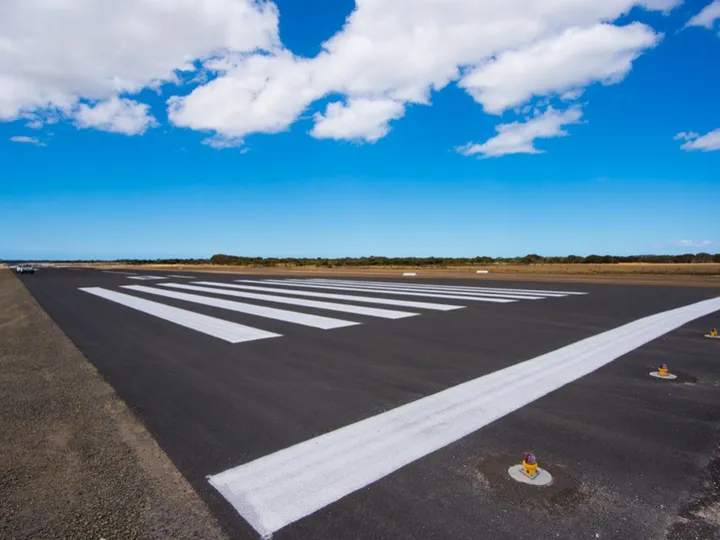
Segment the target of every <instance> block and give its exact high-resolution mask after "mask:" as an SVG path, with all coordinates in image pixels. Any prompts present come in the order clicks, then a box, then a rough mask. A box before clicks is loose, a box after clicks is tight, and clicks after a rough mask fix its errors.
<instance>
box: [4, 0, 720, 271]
mask: <svg viewBox="0 0 720 540" xmlns="http://www.w3.org/2000/svg"><path fill="white" fill-rule="evenodd" d="M719 97H720V0H715V1H709V0H687V1H684V2H683V1H682V0H603V1H602V2H599V1H597V0H357V1H355V2H353V1H350V0H305V1H303V2H298V1H297V0H276V1H275V2H264V1H262V2H258V1H254V0H183V1H182V2H179V1H177V0H106V1H104V2H102V3H98V2H97V1H96V0H5V1H4V2H3V3H2V5H0V156H1V157H2V168H1V169H0V171H2V172H1V173H0V213H1V214H2V216H3V222H4V224H3V227H2V229H0V230H1V231H2V234H0V259H2V258H5V259H33V258H37V259H73V258H83V259H103V258H107V259H115V258H164V257H188V258H189V257H209V256H211V255H213V254H215V253H228V254H233V255H243V256H292V257H343V256H366V255H385V256H446V257H449V256H478V255H489V256H522V255H525V254H527V253H539V254H541V255H546V256H553V255H568V254H577V255H587V254H591V253H600V254H606V253H608V254H616V255H630V254H645V253H688V252H692V253H696V252H709V253H718V252H720V175H719V174H718V171H720V99H719Z"/></svg>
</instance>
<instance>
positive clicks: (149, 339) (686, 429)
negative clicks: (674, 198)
mask: <svg viewBox="0 0 720 540" xmlns="http://www.w3.org/2000/svg"><path fill="white" fill-rule="evenodd" d="M136 273H138V274H141V275H157V276H166V275H167V274H165V273H163V272H146V271H142V270H139V271H137V272H136ZM174 273H176V272H170V274H174ZM182 273H183V274H185V273H187V274H191V275H194V276H196V277H197V278H198V280H207V281H225V282H232V280H234V279H240V278H242V277H243V276H238V275H231V274H222V275H221V274H212V275H209V274H202V273H197V272H191V271H183V272H182ZM128 277H129V276H128V275H126V274H116V273H107V272H104V271H102V270H97V269H41V270H40V271H39V272H38V273H37V274H34V275H27V276H22V277H21V279H22V281H23V282H24V283H25V285H26V286H27V288H28V289H29V290H30V292H31V293H32V294H33V295H34V296H35V298H36V299H37V300H38V302H39V303H40V305H41V306H42V307H43V309H45V310H46V311H47V313H48V314H49V315H50V316H51V317H52V318H53V319H54V321H55V322H56V323H57V324H58V325H59V326H60V328H61V329H62V330H63V331H64V332H65V333H66V334H67V335H68V336H69V337H70V339H71V340H72V341H73V342H74V343H75V344H76V345H77V346H78V347H79V349H80V350H81V351H82V352H83V353H84V354H85V355H86V356H87V358H88V359H89V360H90V361H91V362H92V363H93V364H94V365H95V367H96V368H97V369H98V370H99V372H100V373H101V374H102V375H103V376H104V377H105V378H106V379H107V380H108V381H109V382H110V384H111V385H112V386H113V387H114V388H115V390H116V391H117V393H118V394H119V396H120V397H121V398H122V399H123V400H124V401H125V403H127V405H128V406H129V407H130V408H131V409H132V410H133V411H134V412H135V414H136V415H137V416H138V417H139V418H140V419H141V420H142V422H143V423H144V424H145V425H146V426H147V428H148V429H149V431H150V432H151V433H152V435H153V436H154V437H155V439H156V440H157V441H158V443H159V444H160V446H161V447H162V448H163V450H164V451H165V452H166V453H167V455H168V456H169V457H170V459H171V460H172V461H173V463H174V464H175V466H176V467H177V468H178V469H179V470H180V472H181V473H182V474H183V475H184V476H185V478H186V479H187V480H188V481H189V482H190V484H191V485H192V486H193V487H194V488H195V489H196V490H197V492H198V493H199V494H200V496H201V497H202V498H203V499H204V500H205V501H206V502H207V503H208V505H209V506H210V507H211V509H212V510H213V511H214V513H215V515H216V516H217V518H218V519H219V520H220V523H221V525H222V526H223V527H224V529H225V530H226V531H227V533H228V535H229V536H230V537H231V538H238V539H245V538H247V539H250V538H257V537H258V535H257V533H256V532H255V531H254V530H253V529H252V528H251V527H250V526H249V525H248V524H247V523H246V522H245V521H244V520H243V519H242V518H241V517H240V516H239V515H238V514H237V513H236V512H235V510H234V509H233V508H232V507H230V505H229V504H227V503H226V502H225V500H224V499H223V498H222V497H221V496H220V495H219V494H218V493H217V492H216V491H215V490H214V489H213V488H212V487H211V486H210V485H209V484H208V482H207V480H206V477H207V475H212V474H216V473H219V472H221V471H223V470H226V469H228V468H231V467H234V466H237V465H240V464H243V463H246V462H249V461H251V460H254V459H256V458H259V457H262V456H265V455H267V454H269V453H271V452H274V451H277V450H280V449H283V448H286V447H288V446H291V445H293V444H296V443H299V442H302V441H305V440H307V439H310V438H312V437H315V436H318V435H321V434H323V433H326V432H329V431H332V430H335V429H337V428H340V427H343V426H345V425H347V424H350V423H353V422H357V421H359V420H361V419H364V418H368V417H370V416H373V415H376V414H378V413H381V412H384V411H387V410H390V409H392V408H395V407H397V406H399V405H403V404H405V403H408V402H411V401H413V400H416V399H418V398H421V397H424V396H427V395H430V394H433V393H435V392H438V391H440V390H443V389H446V388H449V387H452V386H455V385H457V384H460V383H462V382H465V381H468V380H471V379H474V378H476V377H479V376H482V375H486V374H489V373H492V372H494V371H496V370H498V369H502V368H505V367H507V366H510V365H513V364H516V363H518V362H520V361H523V360H527V359H529V358H534V357H536V356H538V355H540V354H543V353H547V352H550V351H553V350H555V349H558V348H560V347H562V346H565V345H568V344H570V343H573V342H576V341H579V340H581V339H584V338H587V337H590V336H593V335H595V334H598V333H600V332H603V331H605V330H609V329H613V328H615V327H618V326H620V325H622V324H625V323H628V322H631V321H633V320H636V319H638V318H641V317H645V316H649V315H653V314H656V313H658V312H661V311H665V310H668V309H672V308H676V307H681V306H684V305H687V304H691V303H694V302H698V301H700V300H704V299H708V298H714V297H717V296H720V289H717V288H689V287H677V288H673V287H654V286H623V285H595V284H588V283H582V284H579V283H574V284H562V283H552V284H551V283H542V284H538V283H522V282H517V281H514V282H512V283H507V284H498V283H497V282H493V284H492V285H490V286H492V287H500V286H502V287H507V288H523V289H526V288H527V289H532V288H534V289H542V290H549V289H557V290H569V291H581V292H587V293H589V294H587V295H585V296H567V297H563V298H546V299H543V300H539V301H519V302H516V303H512V304H484V303H480V302H478V303H475V302H458V301H452V300H440V299H435V301H438V302H446V303H455V304H460V305H465V306H467V307H465V308H464V309H462V310H458V311H451V312H429V311H422V313H421V315H420V316H418V317H412V318H408V319H400V320H382V319H376V318H369V317H364V316H358V315H352V316H349V315H346V314H338V313H329V312H327V311H324V312H322V313H319V312H318V310H313V309H310V308H300V307H294V306H283V305H278V304H272V303H269V302H264V301H256V300H253V301H251V302H252V303H253V304H257V305H266V306H271V307H280V308H283V309H292V310H293V311H299V312H307V313H315V314H322V315H329V316H334V317H338V318H343V319H348V320H355V321H358V322H361V323H362V324H361V325H358V326H353V327H347V328H338V329H334V330H318V329H313V328H307V327H302V326H299V325H296V324H290V323H283V322H277V321H273V320H270V319H259V318H258V317H254V316H250V315H244V314H240V313H235V312H230V311H226V310H221V309H217V308H213V307H209V306H203V305H196V304H188V303H187V302H184V301H181V300H175V299H169V298H159V297H154V296H152V295H148V294H145V293H139V292H132V293H130V294H132V295H133V296H137V297H141V298H146V299H148V300H153V301H158V302H162V303H163V304H166V305H170V306H176V307H180V308H184V309H190V310H192V311H194V312H196V313H203V314H206V315H210V316H213V317H218V318H222V319H225V320H229V321H234V322H238V323H241V324H246V325H249V326H253V327H257V328H262V329H263V330H269V331H272V332H277V333H280V334H282V335H283V337H281V338H276V339H269V340H261V341H254V342H247V343H239V344H230V343H227V342H224V341H222V340H219V339H216V338H213V337H210V336H207V335H204V334H201V333H199V332H195V331H192V330H189V329H187V328H183V327H180V326H177V325H175V324H172V323H169V322H167V321H163V320H161V319H157V318H155V317H152V316H149V315H146V314H143V313H139V312H136V311H134V310H132V309H129V308H127V307H125V306H121V305H117V304H114V303H111V302H109V301H107V300H104V299H101V298H97V297H94V296H91V295H89V294H87V293H83V292H81V291H79V290H78V289H79V288H80V287H103V288H106V289H110V290H114V291H118V292H126V293H129V291H127V290H125V291H123V289H120V288H119V287H120V286H121V285H138V284H140V285H146V286H151V287H152V286H156V285H157V282H153V281H149V282H141V281H133V280H130V279H128ZM267 277H268V278H269V277H271V276H267ZM277 277H278V278H282V276H277ZM253 279H262V278H253ZM167 281H168V282H170V281H172V282H182V283H192V280H178V279H173V278H167ZM380 281H382V280H380ZM389 281H393V282H400V281H408V282H412V279H407V280H405V279H403V278H401V277H396V278H393V279H391V280H389ZM161 283H162V281H161ZM423 283H434V284H445V285H473V286H479V285H481V283H478V281H477V280H472V281H468V282H463V281H462V280H433V281H427V280H423ZM324 292H341V291H324ZM200 294H205V293H200ZM347 294H361V293H358V292H348V293H347ZM373 296H379V297H385V296H387V297H388V298H399V297H396V296H392V295H382V294H380V295H378V294H376V293H373ZM405 299H410V298H405ZM235 300H241V299H235ZM412 300H419V301H426V300H427V301H433V300H432V299H425V298H412ZM248 302H250V301H248ZM412 311H417V310H412ZM710 327H720V313H715V314H714V315H711V316H708V317H704V318H702V319H698V320H696V321H694V322H692V323H690V324H688V325H686V326H684V327H682V328H679V329H677V330H675V331H673V332H671V333H669V334H667V335H665V336H664V337H663V338H661V339H658V340H655V341H653V342H651V343H649V344H648V345H646V346H643V347H641V348H639V349H637V350H635V351H633V352H632V353H630V354H627V355H625V356H623V357H622V358H620V359H618V360H616V361H614V362H612V363H610V364H609V365H607V366H605V367H603V368H601V369H600V370H598V371H596V372H594V373H592V374H590V375H588V376H586V377H583V378H582V379H579V380H578V381H576V382H574V383H571V384H569V385H567V386H565V387H563V388H561V389H559V390H557V391H555V392H552V393H551V394H548V395H547V396H545V397H544V398H542V399H540V400H538V401H535V402H533V403H532V404H530V405H528V406H526V407H523V408H522V409H520V410H518V411H516V412H514V413H511V414H509V415H508V416H505V417H504V418H502V419H500V420H498V421H496V422H494V423H492V424H490V425H488V426H487V427H485V428H483V429H481V430H479V431H477V432H475V433H473V434H471V435H470V436H468V437H465V438H464V439H462V440H460V441H458V442H456V443H454V444H451V445H449V446H447V447H445V448H443V449H441V450H439V451H437V452H435V453H432V454H430V455H428V456H426V457H424V458H422V459H420V460H418V461H416V462H414V463H412V464H410V465H408V466H406V467H404V468H403V469H400V470H399V471H396V472H395V473H393V474H391V475H389V476H387V477H385V478H383V479H381V480H379V481H377V482H375V483H373V484H371V485H370V486H368V487H366V488H364V489H362V490H359V491H357V492H354V493H352V494H350V495H348V496H347V497H345V498H343V499H341V500H339V501H337V502H335V503H333V504H331V505H329V506H327V507H325V508H323V509H322V510H320V511H318V512H316V513H314V514H312V515H310V516H308V517H306V518H304V519H302V520H300V521H298V522H295V523H293V524H290V525H289V526H287V527H285V528H283V529H281V530H280V531H278V532H276V533H275V534H274V535H273V538H274V539H275V540H283V539H301V540H304V539H308V540H310V539H313V540H318V539H333V540H334V539H344V538H352V539H387V538H392V539H396V540H399V539H417V538H422V539H446V538H461V539H466V538H467V539H477V538H503V539H505V538H507V539H532V540H536V539H539V538H563V539H565V538H566V539H580V538H604V539H608V538H614V539H615V538H616V539H661V538H668V539H671V540H681V539H685V538H688V539H689V538H693V539H717V538H720V503H719V502H718V500H719V499H718V497H717V488H718V483H719V482H720V478H718V475H719V474H720V473H719V471H718V467H719V464H718V461H717V457H718V456H717V455H716V456H715V459H716V461H713V455H714V452H715V449H716V448H717V444H718V441H719V440H720V343H718V342H717V341H712V340H707V339H704V338H703V337H702V335H703V334H704V333H706V332H707V330H708V329H709V328H710ZM661 363H666V364H668V365H669V366H670V369H671V371H673V372H674V373H676V374H677V375H678V379H677V381H675V382H673V383H670V382H667V381H659V380H656V379H652V378H650V377H649V376H648V372H649V371H651V370H652V369H653V368H655V367H656V366H657V365H659V364H661ZM528 450H530V451H534V452H535V453H536V454H537V455H538V458H539V461H540V463H541V466H544V467H545V468H546V469H548V470H550V471H551V472H552V474H553V475H554V477H555V479H556V481H555V483H554V484H553V486H551V487H550V488H548V489H542V490H538V489H535V490H528V489H523V487H522V486H520V485H519V484H515V483H513V482H512V481H511V480H510V479H509V478H508V477H507V468H508V467H509V466H510V465H513V464H515V463H519V461H520V460H521V457H522V453H523V452H524V451H528Z"/></svg>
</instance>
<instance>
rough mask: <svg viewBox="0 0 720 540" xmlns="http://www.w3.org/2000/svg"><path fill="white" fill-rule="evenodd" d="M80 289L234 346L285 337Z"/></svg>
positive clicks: (116, 294) (114, 294)
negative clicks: (245, 342) (257, 340)
mask: <svg viewBox="0 0 720 540" xmlns="http://www.w3.org/2000/svg"><path fill="white" fill-rule="evenodd" d="M80 290H81V291H84V292H86V293H90V294H92V295H95V296H99V297H100V298H104V299H106V300H110V301H111V302H115V303H117V304H122V305H123V306H126V307H129V308H132V309H135V310H137V311H142V312H143V313H147V314H148V315H153V316H155V317H158V318H159V319H164V320H166V321H169V322H173V323H175V324H179V325H180V326H184V327H186V328H191V329H193V330H197V331H198V332H202V333H203V334H207V335H209V336H213V337H216V338H220V339H223V340H225V341H229V342H230V343H242V342H244V341H255V340H256V339H267V338H273V337H280V336H281V334H274V333H272V332H266V331H265V330H258V329H257V328H252V327H250V326H244V325H242V324H236V323H233V322H230V321H224V320H222V319H216V318H215V317H208V316H207V315H201V314H199V313H194V312H192V311H187V310H184V309H180V308H176V307H172V306H166V305H165V304H159V303H157V302H152V301H150V300H144V299H142V298H136V297H134V296H130V295H127V294H122V293H119V292H115V291H109V290H107V289H103V288H101V287H86V288H81V289H80Z"/></svg>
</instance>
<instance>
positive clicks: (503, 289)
mask: <svg viewBox="0 0 720 540" xmlns="http://www.w3.org/2000/svg"><path fill="white" fill-rule="evenodd" d="M303 281H323V282H325V281H333V282H336V283H347V284H349V285H353V284H366V285H367V284H370V285H376V284H377V285H398V286H400V285H401V286H408V287H431V286H432V287H442V288H443V289H447V290H453V291H464V290H471V291H498V292H517V293H521V294H525V293H527V294H542V295H545V294H561V295H563V296H569V295H578V296H582V295H586V294H588V293H586V292H579V291H551V290H540V289H513V288H507V287H475V286H472V285H438V284H435V283H418V282H414V283H399V282H391V281H356V280H350V279H321V278H312V279H306V280H303Z"/></svg>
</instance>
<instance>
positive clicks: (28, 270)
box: [16, 264, 35, 274]
mask: <svg viewBox="0 0 720 540" xmlns="http://www.w3.org/2000/svg"><path fill="white" fill-rule="evenodd" d="M16 272H17V273H18V274H34V273H35V267H34V266H33V265H32V264H18V265H17V269H16Z"/></svg>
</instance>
